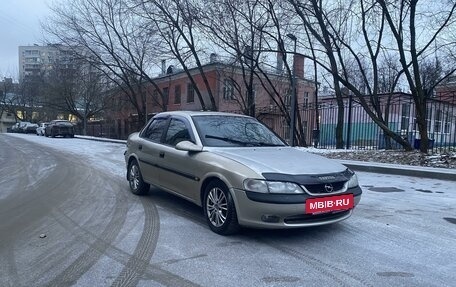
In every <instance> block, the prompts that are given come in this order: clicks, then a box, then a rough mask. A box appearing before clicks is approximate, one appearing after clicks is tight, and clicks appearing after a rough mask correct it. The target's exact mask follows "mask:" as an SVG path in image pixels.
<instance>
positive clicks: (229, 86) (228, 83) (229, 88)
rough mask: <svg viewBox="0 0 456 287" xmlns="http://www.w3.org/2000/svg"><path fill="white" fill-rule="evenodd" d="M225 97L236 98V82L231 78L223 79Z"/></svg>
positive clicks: (227, 98)
mask: <svg viewBox="0 0 456 287" xmlns="http://www.w3.org/2000/svg"><path fill="white" fill-rule="evenodd" d="M223 99H224V100H234V83H233V80H231V79H225V80H224V81H223Z"/></svg>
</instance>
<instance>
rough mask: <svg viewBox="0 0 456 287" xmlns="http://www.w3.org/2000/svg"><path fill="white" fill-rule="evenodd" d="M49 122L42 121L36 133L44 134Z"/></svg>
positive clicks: (38, 134)
mask: <svg viewBox="0 0 456 287" xmlns="http://www.w3.org/2000/svg"><path fill="white" fill-rule="evenodd" d="M48 125H49V123H47V122H46V123H40V125H39V126H38V127H37V128H36V135H37V136H44V131H45V129H46V127H47V126H48Z"/></svg>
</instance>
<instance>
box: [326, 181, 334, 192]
mask: <svg viewBox="0 0 456 287" xmlns="http://www.w3.org/2000/svg"><path fill="white" fill-rule="evenodd" d="M325 190H326V192H328V193H329V192H333V190H334V187H333V186H332V184H330V183H327V184H325Z"/></svg>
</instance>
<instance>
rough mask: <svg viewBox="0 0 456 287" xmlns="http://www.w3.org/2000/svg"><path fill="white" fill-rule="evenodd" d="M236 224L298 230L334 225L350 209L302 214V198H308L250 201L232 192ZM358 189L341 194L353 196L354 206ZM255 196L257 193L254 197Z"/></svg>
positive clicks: (276, 197) (239, 192) (247, 196)
mask: <svg viewBox="0 0 456 287" xmlns="http://www.w3.org/2000/svg"><path fill="white" fill-rule="evenodd" d="M232 192H233V194H234V201H235V204H236V208H237V210H236V211H237V216H238V220H239V224H240V225H243V226H249V227H258V228H271V229H275V228H298V227H306V226H318V225H325V224H331V223H335V222H338V221H341V220H344V219H347V218H348V217H350V215H351V214H352V212H353V209H350V210H343V211H334V212H328V213H320V214H315V215H314V214H306V203H305V201H306V199H307V198H313V197H312V196H310V195H307V194H303V195H295V196H287V195H273V197H269V198H268V195H269V194H267V195H261V196H257V197H256V198H252V194H251V193H249V194H247V193H246V192H245V191H244V190H240V189H233V190H232ZM361 193H362V191H361V188H360V187H355V188H351V189H349V190H347V191H346V192H344V193H343V194H353V197H354V206H356V205H357V204H358V203H359V201H360V200H361ZM257 195H258V194H257Z"/></svg>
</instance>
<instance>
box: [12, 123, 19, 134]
mask: <svg viewBox="0 0 456 287" xmlns="http://www.w3.org/2000/svg"><path fill="white" fill-rule="evenodd" d="M19 125H20V123H15V124H14V125H13V126H12V127H11V132H12V133H18V132H19Z"/></svg>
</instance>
